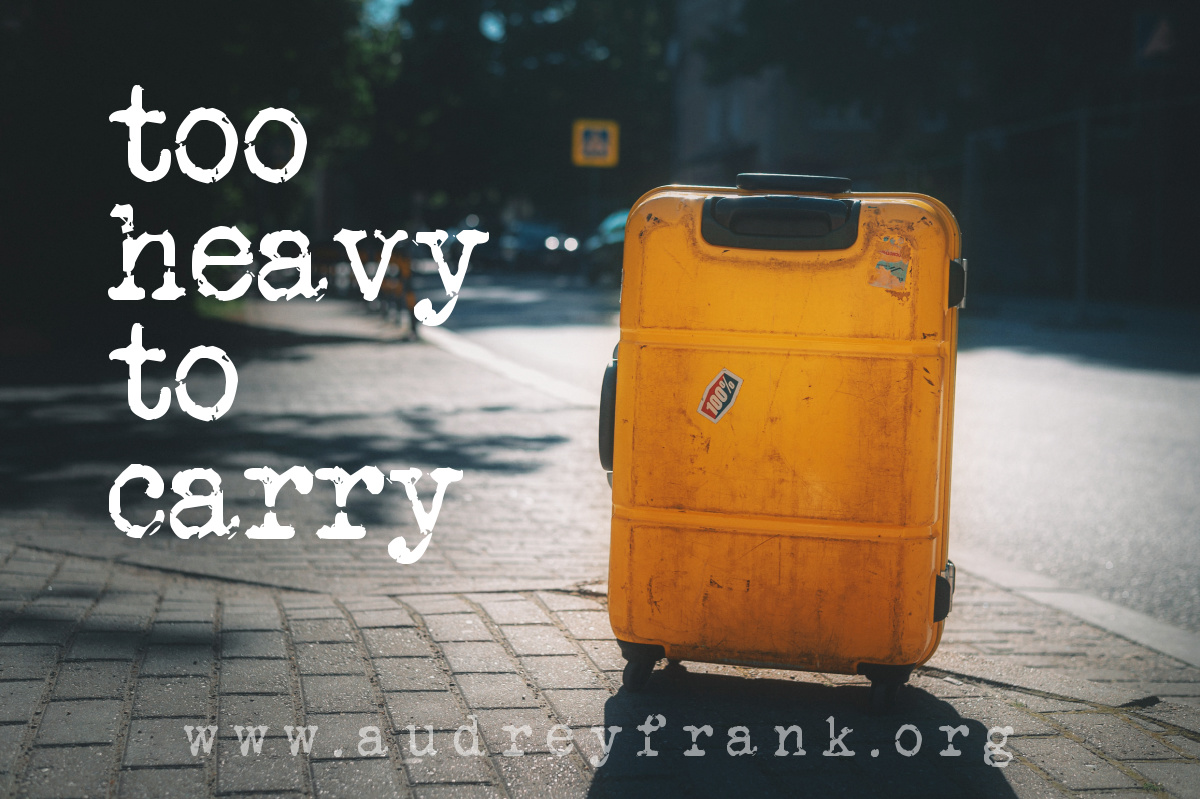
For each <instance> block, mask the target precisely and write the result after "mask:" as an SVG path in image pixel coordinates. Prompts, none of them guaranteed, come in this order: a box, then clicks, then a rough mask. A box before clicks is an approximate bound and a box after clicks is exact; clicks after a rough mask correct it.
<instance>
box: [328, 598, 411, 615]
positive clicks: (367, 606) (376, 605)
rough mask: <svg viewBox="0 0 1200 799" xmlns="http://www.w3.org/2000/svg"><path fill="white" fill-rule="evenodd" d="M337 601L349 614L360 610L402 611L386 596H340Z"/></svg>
mask: <svg viewBox="0 0 1200 799" xmlns="http://www.w3.org/2000/svg"><path fill="white" fill-rule="evenodd" d="M337 601H338V602H339V603H340V604H341V605H342V607H344V608H345V609H346V610H348V611H350V612H351V613H357V612H358V611H361V610H402V608H401V607H400V606H399V605H397V604H396V601H395V600H394V599H391V598H390V597H386V596H340V597H338V600H337Z"/></svg>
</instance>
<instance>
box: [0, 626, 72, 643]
mask: <svg viewBox="0 0 1200 799" xmlns="http://www.w3.org/2000/svg"><path fill="white" fill-rule="evenodd" d="M73 628H74V625H73V624H72V623H70V622H62V621H42V620H38V621H25V620H18V621H15V622H13V623H12V624H11V625H9V628H8V629H7V630H5V631H4V634H3V635H0V646H5V645H8V644H55V645H60V644H65V643H66V642H67V638H69V637H70V635H71V630H72V629H73Z"/></svg>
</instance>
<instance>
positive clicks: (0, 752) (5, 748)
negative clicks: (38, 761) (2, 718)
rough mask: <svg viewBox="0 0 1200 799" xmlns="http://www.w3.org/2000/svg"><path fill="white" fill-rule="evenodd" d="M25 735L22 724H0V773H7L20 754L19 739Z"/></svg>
mask: <svg viewBox="0 0 1200 799" xmlns="http://www.w3.org/2000/svg"><path fill="white" fill-rule="evenodd" d="M24 737H25V725H24V724H7V725H4V726H0V774H7V773H8V772H9V771H11V770H12V767H13V764H14V763H16V760H17V758H18V757H20V755H21V740H22V739H23V738H24Z"/></svg>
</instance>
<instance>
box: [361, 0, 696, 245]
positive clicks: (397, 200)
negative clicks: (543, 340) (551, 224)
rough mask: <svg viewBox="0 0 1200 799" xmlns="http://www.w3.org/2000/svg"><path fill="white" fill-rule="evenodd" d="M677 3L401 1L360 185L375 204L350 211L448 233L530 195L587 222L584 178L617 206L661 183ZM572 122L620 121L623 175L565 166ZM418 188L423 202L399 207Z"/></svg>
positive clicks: (540, 204)
mask: <svg viewBox="0 0 1200 799" xmlns="http://www.w3.org/2000/svg"><path fill="white" fill-rule="evenodd" d="M672 7H673V2H671V1H670V0H610V1H609V2H599V1H598V0H593V1H591V2H587V1H585V0H581V2H575V1H574V0H540V1H538V0H534V1H531V0H414V2H413V3H412V4H411V5H408V6H402V7H401V9H400V15H399V18H398V19H397V20H396V22H395V23H394V26H395V29H396V30H397V31H398V32H399V35H400V37H401V39H402V51H403V62H402V69H401V75H400V78H399V80H397V81H396V82H395V83H393V84H391V85H390V86H388V87H386V88H383V89H381V91H380V93H379V99H378V103H379V113H378V114H377V115H376V117H375V119H374V128H373V134H372V143H371V145H370V147H369V148H368V150H367V151H366V152H365V153H364V154H363V158H362V160H361V162H360V167H359V170H358V172H357V173H356V176H355V179H354V184H355V186H356V187H357V188H358V189H359V196H360V198H371V201H372V203H373V205H372V209H373V210H372V209H363V208H359V209H356V211H355V213H358V214H360V215H361V214H362V213H363V212H365V213H366V216H360V218H362V219H364V220H366V219H368V218H370V217H371V214H372V213H380V214H385V213H386V214H395V213H402V212H404V211H405V210H408V211H410V212H412V211H416V210H420V211H422V212H423V213H424V214H425V215H426V216H428V217H429V219H430V222H431V223H436V224H442V225H448V224H452V223H453V222H455V221H457V220H458V219H460V218H461V217H462V216H463V215H464V214H466V213H468V212H483V213H484V215H485V219H489V218H491V219H494V218H495V215H496V213H497V212H498V211H499V210H500V208H501V207H502V206H503V205H504V204H505V203H506V202H507V201H509V200H512V199H514V198H526V199H528V200H530V201H531V202H532V204H533V205H534V206H535V207H536V208H537V209H539V212H540V213H541V214H543V215H547V216H551V217H554V218H557V219H559V220H561V221H564V222H572V223H574V224H576V225H582V224H586V223H592V222H594V221H595V220H587V219H585V218H584V217H585V216H586V204H585V203H584V199H585V195H586V194H587V193H588V191H589V183H591V182H592V181H596V182H598V183H599V186H598V190H599V191H600V193H601V194H602V196H603V197H604V198H605V200H604V201H605V202H607V203H608V204H613V205H614V206H615V205H616V204H621V203H630V202H632V201H633V200H634V199H636V198H637V196H638V195H640V194H641V193H642V192H644V191H645V190H646V189H647V188H649V187H651V186H652V185H655V184H657V183H661V182H665V181H666V180H667V179H668V177H669V168H668V167H669V161H670V159H669V155H670V147H671V107H670V90H671V71H670V66H669V64H668V62H667V50H668V40H669V38H670V35H671V9H672ZM578 117H602V118H613V119H616V120H618V121H619V122H620V123H621V125H622V129H621V137H622V143H621V163H620V165H619V166H618V167H616V168H615V169H613V170H605V171H604V172H603V174H600V175H597V176H591V175H589V174H586V173H585V172H586V170H583V169H580V168H578V167H575V166H572V164H571V161H570V132H571V122H572V121H573V120H574V119H575V118H578ZM372 183H373V184H374V186H373V190H371V191H362V189H364V188H365V187H366V186H368V185H371V184H372ZM414 193H416V194H418V195H420V197H421V198H422V205H423V208H421V209H412V208H408V207H407V206H408V201H409V200H410V199H411V197H412V195H413V194H414ZM393 220H394V217H393ZM366 223H367V222H364V224H366ZM393 223H394V222H393ZM370 224H374V222H370Z"/></svg>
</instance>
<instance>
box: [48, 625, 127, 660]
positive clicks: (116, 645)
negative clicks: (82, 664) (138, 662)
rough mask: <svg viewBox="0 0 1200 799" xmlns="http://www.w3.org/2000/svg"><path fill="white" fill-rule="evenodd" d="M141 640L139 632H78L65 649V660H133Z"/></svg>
mask: <svg viewBox="0 0 1200 799" xmlns="http://www.w3.org/2000/svg"><path fill="white" fill-rule="evenodd" d="M142 641H143V637H142V635H141V634H140V633H108V632H84V633H79V634H78V635H76V636H75V640H74V641H72V642H71V648H70V649H69V650H67V660H133V659H134V658H135V657H137V651H138V647H140V646H141V644H142Z"/></svg>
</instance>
